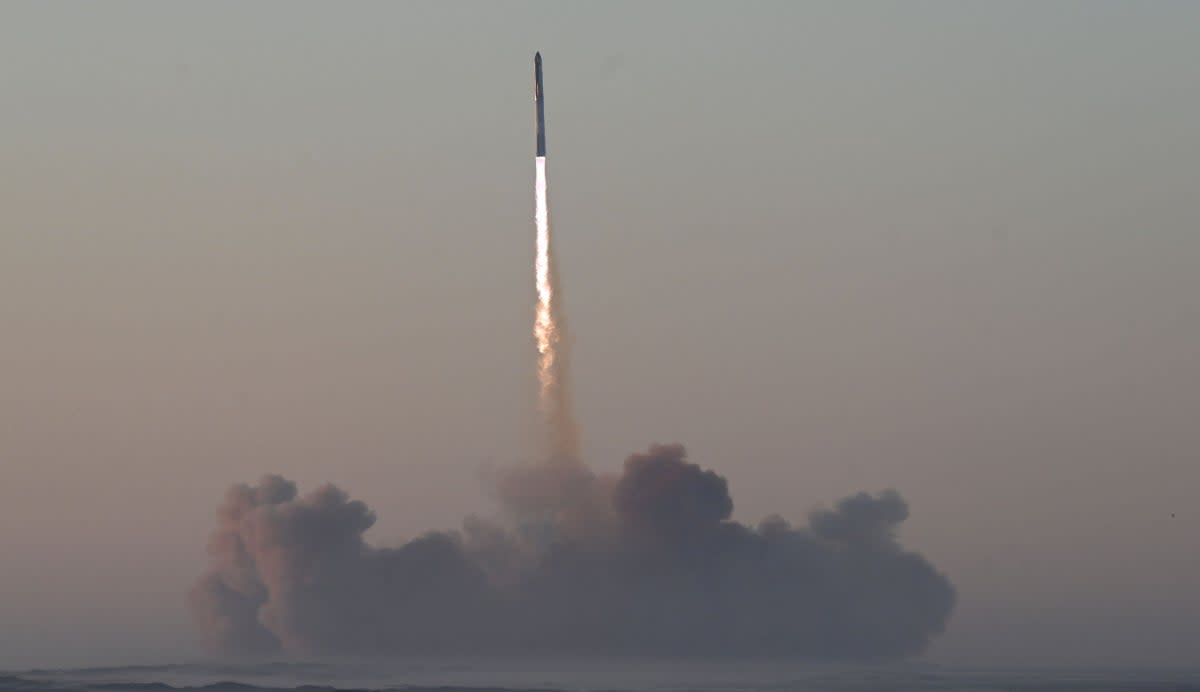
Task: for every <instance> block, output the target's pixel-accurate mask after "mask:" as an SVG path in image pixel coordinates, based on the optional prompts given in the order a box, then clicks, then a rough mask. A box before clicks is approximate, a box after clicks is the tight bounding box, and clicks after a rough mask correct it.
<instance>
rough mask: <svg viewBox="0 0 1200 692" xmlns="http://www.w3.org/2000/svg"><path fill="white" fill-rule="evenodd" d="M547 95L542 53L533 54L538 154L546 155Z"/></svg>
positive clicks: (534, 105)
mask: <svg viewBox="0 0 1200 692" xmlns="http://www.w3.org/2000/svg"><path fill="white" fill-rule="evenodd" d="M545 106H546V97H545V95H544V94H543V93H542V54H541V53H534V54H533V107H534V111H535V116H534V117H535V119H536V120H537V155H538V156H545V155H546V108H545Z"/></svg>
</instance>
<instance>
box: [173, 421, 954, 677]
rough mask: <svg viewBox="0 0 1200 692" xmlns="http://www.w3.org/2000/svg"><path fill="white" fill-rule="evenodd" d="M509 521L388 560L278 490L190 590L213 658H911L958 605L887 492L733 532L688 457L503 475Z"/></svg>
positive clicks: (399, 551) (663, 452) (268, 489)
mask: <svg viewBox="0 0 1200 692" xmlns="http://www.w3.org/2000/svg"><path fill="white" fill-rule="evenodd" d="M491 482H492V485H493V487H494V488H495V490H496V496H497V498H498V501H499V504H500V506H501V507H502V508H503V511H504V518H503V519H502V520H500V521H487V520H484V519H480V518H478V517H470V518H468V519H467V520H466V521H464V522H463V525H462V527H461V528H460V529H459V530H457V531H445V532H433V533H429V534H426V535H424V536H421V537H419V538H417V539H415V540H412V541H410V542H408V543H406V544H404V545H401V546H399V547H394V548H380V547H374V546H371V545H370V544H368V543H367V542H366V540H365V539H364V534H365V532H366V531H367V530H368V529H369V528H370V527H371V525H372V524H373V523H374V521H375V515H374V513H373V512H372V511H371V510H370V509H368V508H367V506H366V505H364V504H363V503H361V502H358V501H355V500H352V499H350V497H349V496H347V495H346V493H344V492H342V491H341V490H339V489H338V488H336V487H334V486H331V485H325V486H322V487H320V488H317V489H316V490H314V491H312V492H310V493H308V494H306V495H299V494H298V492H297V488H296V486H295V484H293V483H292V482H290V481H288V480H285V479H284V478H281V477H279V476H267V477H264V478H263V479H262V480H260V481H259V482H258V483H257V484H256V485H236V486H234V487H232V488H230V489H229V491H228V493H227V494H226V496H225V499H224V501H223V502H222V503H221V505H220V508H219V510H218V514H217V517H218V524H217V527H216V529H215V530H214V532H213V534H212V538H211V541H210V543H209V553H210V555H211V560H212V563H211V567H210V569H209V570H208V571H207V572H206V573H205V574H204V575H203V576H202V577H201V578H200V579H199V581H198V582H197V583H196V585H195V587H194V588H193V590H192V591H191V594H190V605H191V609H192V612H193V615H194V618H195V621H196V623H197V625H198V626H199V629H200V631H201V632H202V634H203V636H204V638H205V640H206V642H207V643H208V645H209V646H210V647H211V648H213V649H214V650H216V651H220V652H226V653H234V654H270V653H275V652H281V651H282V652H287V653H291V654H301V655H303V654H396V653H402V654H418V653H428V654H434V653H436V654H504V653H520V654H524V655H527V654H607V655H614V654H620V655H672V656H676V655H678V656H700V655H703V656H714V655H717V656H786V657H800V658H813V659H864V658H883V657H898V656H906V655H912V654H917V653H920V652H921V651H923V650H924V649H925V648H926V646H927V645H928V644H929V642H930V641H931V638H932V637H934V636H935V635H937V634H938V633H940V632H941V631H942V629H943V627H944V626H945V623H946V620H947V618H948V617H949V614H950V612H951V609H952V608H953V605H954V600H955V593H954V589H953V587H952V586H951V584H950V583H949V581H948V580H947V579H946V578H945V577H944V576H943V575H941V574H940V573H939V572H938V571H937V570H935V569H934V568H933V567H932V566H931V565H930V563H929V562H928V561H926V560H925V559H924V558H923V557H922V556H921V555H919V554H917V553H914V552H910V551H906V550H905V549H903V548H902V547H901V545H900V544H899V542H898V540H897V536H896V531H897V528H898V527H899V525H900V524H901V523H902V522H903V521H904V520H905V519H906V518H907V517H908V507H907V505H906V504H905V502H904V500H903V499H902V498H901V497H900V496H899V495H898V494H896V493H895V492H893V491H886V492H883V493H881V494H878V495H870V494H866V493H861V494H858V495H855V496H853V497H849V498H846V499H844V500H842V501H840V502H839V503H837V504H836V505H835V506H834V507H833V508H832V509H827V510H822V511H818V512H815V513H813V514H811V515H810V516H809V518H808V523H807V526H791V525H789V524H788V523H787V522H786V521H784V520H783V519H780V518H770V519H767V520H765V521H763V522H762V523H761V524H759V525H758V526H757V527H749V526H745V525H743V524H740V523H737V522H735V521H731V520H730V515H731V513H732V511H733V501H732V498H731V497H730V494H729V489H728V484H727V482H726V480H725V479H724V478H722V477H721V476H719V475H717V474H716V473H714V472H713V471H710V470H705V469H702V468H700V467H699V466H698V465H696V464H693V463H690V462H689V461H688V459H687V457H686V453H685V450H684V448H683V447H682V446H680V445H656V446H652V447H651V448H650V449H648V450H647V451H646V452H644V453H640V454H634V455H632V456H630V457H629V458H628V459H627V460H626V462H625V465H624V469H623V470H622V472H621V473H620V474H617V475H615V476H612V477H609V476H604V475H596V474H593V473H591V472H590V471H588V470H587V469H586V468H585V467H583V466H582V465H571V466H567V465H563V464H553V463H551V464H543V465H531V466H527V467H522V468H517V469H512V470H509V471H507V472H505V473H501V474H498V475H497V476H496V477H495V478H493V479H491Z"/></svg>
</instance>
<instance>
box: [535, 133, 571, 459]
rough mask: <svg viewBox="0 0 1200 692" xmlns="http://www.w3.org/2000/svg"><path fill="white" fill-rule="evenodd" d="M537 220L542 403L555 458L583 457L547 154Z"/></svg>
mask: <svg viewBox="0 0 1200 692" xmlns="http://www.w3.org/2000/svg"><path fill="white" fill-rule="evenodd" d="M536 170H537V176H536V182H535V208H534V221H535V223H536V224H537V257H536V259H535V261H534V275H535V282H536V285H537V310H536V313H535V315H534V321H533V337H534V339H535V341H536V342H537V351H538V383H539V385H540V393H539V394H540V396H539V403H540V405H541V409H542V415H543V417H544V418H545V421H546V425H547V428H548V432H549V442H550V445H549V446H550V449H549V450H548V451H549V454H550V457H551V459H554V460H558V461H577V460H578V459H579V448H578V447H579V443H578V429H577V427H576V425H575V416H574V412H573V411H572V407H571V398H570V392H569V388H568V386H567V350H568V344H567V339H566V324H565V320H564V319H563V311H562V306H561V305H560V303H561V296H559V288H558V275H557V272H556V271H555V268H554V264H553V262H554V254H553V252H552V248H551V246H550V209H549V204H548V202H547V199H546V157H544V156H539V157H537V159H536Z"/></svg>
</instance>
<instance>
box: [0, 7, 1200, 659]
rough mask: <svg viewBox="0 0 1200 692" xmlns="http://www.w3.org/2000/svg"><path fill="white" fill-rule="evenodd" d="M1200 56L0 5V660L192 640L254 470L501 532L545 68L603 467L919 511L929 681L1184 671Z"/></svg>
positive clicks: (389, 519) (536, 15)
mask: <svg viewBox="0 0 1200 692" xmlns="http://www.w3.org/2000/svg"><path fill="white" fill-rule="evenodd" d="M1197 27H1200V4H1195V3H1187V2H1156V3H1137V2H1132V1H1131V2H1125V3H1110V2H1075V3H1070V2H1060V3H1042V2H1008V3H1000V2H992V3H980V2H943V3H934V2H916V3H900V2H895V3H875V4H868V3H854V4H851V3H842V2H828V3H819V4H817V3H813V4H800V3H795V4H792V3H788V4H770V3H754V4H740V3H739V4H733V3H730V4H710V3H692V2H688V3H678V4H669V3H650V4H646V5H642V4H604V5H600V4H565V3H551V4H503V5H500V4H490V3H489V4H479V5H465V6H464V5H451V4H441V3H438V4H393V3H356V4H345V3H325V4H315V3H252V4H248V5H244V4H241V3H232V2H214V3H204V4H201V3H192V4H176V3H151V2H145V3H118V2H114V3H104V4H100V3H95V4H66V3H34V2H27V3H12V4H7V5H5V6H4V7H3V9H2V10H0V123H2V126H0V152H2V153H3V155H2V159H0V208H2V209H3V224H4V226H3V227H4V230H3V232H2V233H0V323H2V324H3V326H4V339H3V341H2V342H0V376H2V378H3V381H4V383H5V384H4V394H3V395H2V396H0V487H2V488H3V490H4V501H3V502H2V503H0V555H2V557H0V561H2V562H0V666H18V665H69V664H74V663H90V662H108V663H115V662H124V661H141V660H164V659H180V658H187V657H191V656H194V655H196V651H197V650H196V648H195V646H194V634H193V633H192V631H191V628H190V626H189V624H188V622H187V616H186V612H185V609H184V603H183V598H184V592H185V590H186V589H187V587H188V586H189V584H190V581H191V580H192V579H193V578H194V577H195V576H196V575H197V574H198V573H199V571H200V569H201V568H202V566H203V564H204V552H203V545H204V541H205V539H206V535H207V533H208V531H209V530H210V528H211V524H212V521H213V518H212V517H213V510H214V507H215V506H216V503H217V501H218V500H219V498H220V494H221V492H222V491H223V489H224V488H225V487H226V486H227V485H228V484H230V483H231V482H234V481H242V480H252V479H254V478H257V477H258V476H259V475H261V474H262V473H263V472H266V471H274V472H279V473H283V474H285V475H287V476H289V477H292V478H295V479H296V480H297V481H299V482H300V483H301V485H302V486H303V487H311V486H312V485H314V484H316V483H318V482H321V481H324V480H330V481H334V482H336V483H338V484H339V485H342V486H343V487H344V488H346V489H347V490H348V491H349V492H350V493H351V494H352V495H354V496H356V497H359V498H361V499H363V500H365V501H367V502H368V504H370V505H371V506H372V507H373V508H374V509H376V510H377V511H378V512H379V515H380V520H379V523H378V524H377V526H376V527H375V528H374V529H373V530H372V536H373V538H374V540H375V541H377V542H379V543H389V542H394V541H399V540H402V539H405V538H408V537H411V536H413V535H414V534H416V533H418V532H420V531H422V530H424V529H428V528H447V527H452V526H454V525H456V524H457V522H458V521H459V520H460V519H461V517H462V516H463V515H465V514H467V513H469V512H472V511H479V509H480V508H481V507H484V505H483V504H482V503H483V500H482V497H483V491H482V488H481V485H480V482H479V480H478V471H479V469H480V467H481V466H482V465H484V464H487V463H489V462H491V463H503V462H507V461H512V460H515V459H519V458H521V457H522V456H523V455H525V454H526V453H527V451H528V450H529V449H530V447H531V445H530V436H531V433H532V431H533V429H534V420H535V413H534V406H533V395H534V386H533V359H532V340H531V337H530V335H529V326H530V320H531V317H532V293H533V286H532V270H531V267H530V262H531V256H532V220H531V215H532V196H531V195H532V193H531V186H532V174H533V166H532V161H531V157H532V147H533V132H532V102H531V92H530V89H531V57H532V54H533V51H534V50H535V49H537V50H541V51H542V53H543V56H544V57H545V59H546V68H545V69H546V94H547V107H546V108H547V119H548V138H549V144H548V148H549V152H548V153H549V161H550V164H549V165H550V188H551V197H552V207H553V213H554V221H555V232H556V233H557V243H558V250H559V260H560V265H559V266H560V268H561V271H562V273H563V282H564V284H565V291H564V292H565V300H566V303H567V309H568V312H569V319H570V325H571V327H572V329H573V331H574V334H575V356H574V365H575V368H576V380H577V387H576V392H577V405H578V408H579V413H580V418H581V420H582V422H583V426H584V437H585V448H586V453H587V457H588V460H589V461H590V462H591V463H592V464H593V465H595V466H598V467H601V468H615V467H616V466H617V465H618V464H619V463H620V461H621V460H622V459H623V458H624V457H625V456H626V455H627V454H629V453H630V452H633V451H635V450H638V449H641V448H644V447H645V446H646V445H647V444H648V443H650V442H653V441H664V442H666V441H680V442H683V443H685V444H686V445H688V447H689V449H690V451H691V456H692V459H693V460H694V461H696V462H698V463H700V464H702V465H705V466H709V467H713V468H715V469H716V470H717V471H718V472H720V473H722V474H724V475H726V476H727V477H728V478H729V481H730V485H731V489H732V492H733V496H734V501H735V503H736V507H735V516H736V517H737V518H739V519H744V520H749V521H753V520H757V519H758V518H760V517H762V516H764V515H766V514H768V513H772V512H777V513H780V514H783V515H784V516H787V517H789V518H793V519H802V518H803V516H804V514H805V513H806V512H807V511H809V510H810V509H813V508H815V507H818V506H822V505H827V504H829V503H831V502H833V501H834V500H836V499H837V498H839V497H841V496H842V495H845V494H848V493H850V492H854V491H857V490H862V489H865V490H878V489H882V488H885V487H895V488H897V489H898V490H900V491H901V492H902V493H903V494H904V496H905V497H906V498H907V499H908V500H909V502H910V503H911V505H912V511H913V517H912V519H911V520H910V521H909V522H908V523H907V524H906V526H905V534H904V539H905V542H906V544H907V545H909V546H911V547H913V548H915V549H917V550H920V551H922V552H924V553H925V554H926V555H927V556H928V557H929V558H930V559H931V560H932V561H933V562H934V563H935V564H936V565H938V566H939V567H940V568H941V569H943V570H944V571H946V572H947V573H948V575H949V576H950V577H951V579H952V580H953V581H954V582H955V584H956V586H957V587H958V589H959V596H960V603H959V607H958V610H957V612H956V614H955V616H954V617H953V618H952V622H951V627H950V631H949V632H948V633H947V634H946V635H945V636H944V637H943V638H942V640H941V641H940V642H939V643H938V644H937V645H936V646H935V648H934V650H933V651H932V652H931V654H930V657H931V658H932V659H933V660H936V661H942V662H946V663H956V664H1039V665H1044V664H1064V665H1066V664H1106V665H1113V664H1138V665H1141V664H1146V665H1182V664H1188V663H1191V664H1194V663H1195V652H1196V651H1197V650H1200V598H1197V594H1198V593H1200V538H1198V536H1200V509H1197V505H1196V503H1195V501H1194V498H1195V495H1196V489H1197V488H1198V487H1200V459H1198V452H1200V426H1197V425H1196V414H1197V411H1200V370H1197V368H1196V367H1195V353H1196V352H1197V350H1198V349H1200V298H1198V296H1200V271H1197V269H1196V267H1197V266H1198V265H1200V234H1198V233H1197V229H1198V228H1200V206H1198V203H1197V200H1196V181H1197V180H1198V179H1200V129H1198V128H1197V127H1196V123H1197V122H1200V69H1198V68H1197V65H1200V31H1198V29H1197ZM1172 512H1175V513H1176V514H1177V517H1176V518H1174V519H1172V518H1171V513H1172Z"/></svg>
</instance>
